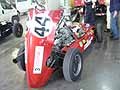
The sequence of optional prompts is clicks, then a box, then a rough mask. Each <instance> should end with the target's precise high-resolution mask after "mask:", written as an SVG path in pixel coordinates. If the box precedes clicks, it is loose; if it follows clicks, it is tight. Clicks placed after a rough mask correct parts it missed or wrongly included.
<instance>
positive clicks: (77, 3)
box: [74, 0, 84, 6]
mask: <svg viewBox="0 0 120 90" xmlns="http://www.w3.org/2000/svg"><path fill="white" fill-rule="evenodd" d="M74 6H84V0H74Z"/></svg>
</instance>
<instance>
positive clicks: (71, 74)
mask: <svg viewBox="0 0 120 90" xmlns="http://www.w3.org/2000/svg"><path fill="white" fill-rule="evenodd" d="M82 69H83V59H82V55H81V53H80V51H79V50H78V49H69V50H68V51H67V53H66V55H65V58H64V61H63V75H64V78H65V80H67V81H70V82H71V81H76V80H78V79H80V76H81V72H82Z"/></svg>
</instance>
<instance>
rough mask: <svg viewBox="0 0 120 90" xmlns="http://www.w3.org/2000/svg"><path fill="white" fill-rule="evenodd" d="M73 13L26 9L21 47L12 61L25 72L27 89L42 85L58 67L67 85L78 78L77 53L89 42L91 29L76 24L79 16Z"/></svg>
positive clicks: (80, 61)
mask: <svg viewBox="0 0 120 90" xmlns="http://www.w3.org/2000/svg"><path fill="white" fill-rule="evenodd" d="M43 7H44V6H43ZM43 7H42V8H43ZM76 10H78V11H79V9H76ZM75 12H76V13H75ZM75 12H74V14H73V15H72V16H69V15H67V14H65V11H64V10H61V9H59V10H46V9H45V8H43V9H40V8H37V7H36V8H33V9H31V10H29V13H28V16H29V21H28V23H27V26H28V27H27V33H26V36H25V45H24V46H23V47H22V48H21V49H20V50H19V52H18V56H17V58H16V59H14V60H13V61H14V63H17V64H18V66H19V67H20V68H21V69H22V70H24V71H26V73H27V82H28V86H29V87H32V88H37V87H42V86H44V85H46V83H47V82H48V80H49V79H50V77H51V76H52V74H53V73H54V72H55V70H58V69H60V68H62V70H63V75H64V78H65V80H67V81H70V82H71V81H76V80H78V79H79V78H80V76H81V72H82V69H83V58H82V54H81V53H82V52H84V51H85V50H86V49H87V48H88V47H89V46H90V44H91V43H92V41H93V39H94V27H93V26H90V25H89V24H82V23H79V22H76V18H77V20H78V17H77V16H80V15H77V14H80V13H78V12H77V11H75ZM75 17H76V18H75ZM79 18H80V17H79Z"/></svg>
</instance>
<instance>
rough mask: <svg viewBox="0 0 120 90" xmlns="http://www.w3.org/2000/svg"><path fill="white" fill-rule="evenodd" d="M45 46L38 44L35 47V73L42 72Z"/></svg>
mask: <svg viewBox="0 0 120 90" xmlns="http://www.w3.org/2000/svg"><path fill="white" fill-rule="evenodd" d="M43 54H44V47H43V46H36V48H35V58H34V68H33V73H34V74H41V72H42V62H43Z"/></svg>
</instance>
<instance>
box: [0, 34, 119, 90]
mask: <svg viewBox="0 0 120 90" xmlns="http://www.w3.org/2000/svg"><path fill="white" fill-rule="evenodd" d="M108 36H109V34H108V33H105V37H104V42H103V43H102V44H98V43H95V44H94V45H92V46H91V47H90V48H89V49H88V50H87V51H86V52H85V53H84V55H83V56H84V68H83V72H82V76H81V80H79V81H77V82H73V83H68V82H67V81H65V80H64V78H63V76H62V75H61V74H60V73H59V72H58V73H56V74H55V75H54V76H53V78H52V79H51V80H50V81H49V82H48V84H47V85H46V86H45V87H44V88H39V89H28V87H27V84H26V77H25V73H24V72H22V71H20V70H19V69H18V67H17V66H16V65H15V64H13V63H12V59H13V57H14V56H15V55H16V52H17V51H18V48H19V46H20V44H22V43H23V38H21V39H16V38H15V37H14V36H13V35H11V36H9V37H7V38H6V39H5V40H3V41H0V90H120V40H119V41H111V40H109V37H108Z"/></svg>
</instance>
